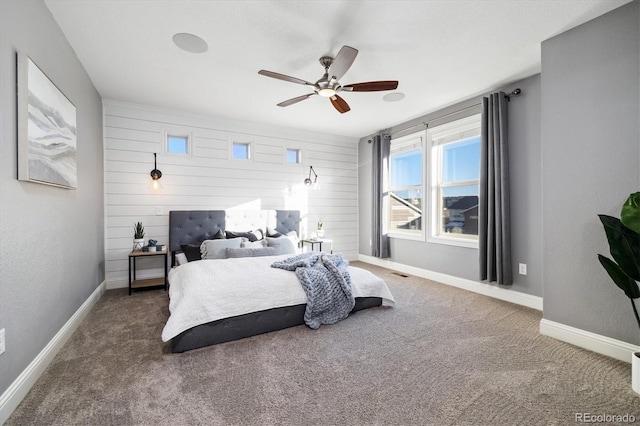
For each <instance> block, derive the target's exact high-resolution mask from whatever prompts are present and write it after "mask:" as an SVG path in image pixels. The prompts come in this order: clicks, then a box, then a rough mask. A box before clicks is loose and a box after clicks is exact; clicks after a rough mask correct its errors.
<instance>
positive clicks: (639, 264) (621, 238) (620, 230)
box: [598, 214, 640, 281]
mask: <svg viewBox="0 0 640 426" xmlns="http://www.w3.org/2000/svg"><path fill="white" fill-rule="evenodd" d="M598 217H599V218H600V221H601V222H602V225H603V226H604V230H605V232H606V233H607V240H609V251H611V256H613V259H614V260H615V261H616V263H617V264H618V265H619V266H620V268H621V269H622V270H623V271H624V273H625V274H626V275H627V276H629V277H630V278H632V279H634V280H636V281H640V234H638V233H636V232H634V231H632V230H631V229H629V228H627V227H626V226H624V225H623V224H622V222H621V221H620V219H617V218H615V217H612V216H607V215H603V214H600V215H598Z"/></svg>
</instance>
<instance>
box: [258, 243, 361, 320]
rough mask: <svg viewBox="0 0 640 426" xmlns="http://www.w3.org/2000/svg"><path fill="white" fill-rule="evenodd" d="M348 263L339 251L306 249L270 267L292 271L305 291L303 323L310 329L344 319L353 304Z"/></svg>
mask: <svg viewBox="0 0 640 426" xmlns="http://www.w3.org/2000/svg"><path fill="white" fill-rule="evenodd" d="M347 266H349V262H348V261H347V260H346V259H344V258H343V257H342V255H341V254H326V253H320V252H309V253H303V254H299V255H297V256H293V257H290V258H288V259H285V260H282V261H278V262H274V263H273V264H272V265H271V267H273V268H280V269H286V270H287V271H295V273H296V276H297V277H298V279H299V280H300V284H302V287H303V288H304V291H305V293H306V294H307V307H306V310H305V312H304V322H305V323H306V324H307V325H308V326H309V327H310V328H312V329H317V328H318V327H320V325H321V324H335V323H336V322H338V321H340V320H343V319H345V318H346V317H347V316H349V313H350V312H351V310H352V309H353V307H354V306H355V299H354V297H353V292H352V290H351V276H350V275H349V271H348V270H347Z"/></svg>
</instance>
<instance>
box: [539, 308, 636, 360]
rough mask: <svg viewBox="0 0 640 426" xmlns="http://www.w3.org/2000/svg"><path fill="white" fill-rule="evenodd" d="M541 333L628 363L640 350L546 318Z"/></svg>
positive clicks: (541, 325) (625, 343) (619, 341)
mask: <svg viewBox="0 0 640 426" xmlns="http://www.w3.org/2000/svg"><path fill="white" fill-rule="evenodd" d="M540 334H542V335H545V336H549V337H553V338H554V339H557V340H561V341H563V342H566V343H570V344H572V345H575V346H579V347H581V348H584V349H588V350H590V351H592V352H596V353H599V354H602V355H606V356H609V357H611V358H615V359H618V360H620V361H624V362H628V363H631V356H632V354H633V353H634V352H640V346H636V345H632V344H630V343H627V342H623V341H621V340H616V339H612V338H610V337H606V336H602V335H600V334H596V333H591V332H590V331H585V330H581V329H579V328H575V327H571V326H569V325H565V324H560V323H558V322H555V321H549V320H548V319H544V318H543V319H542V320H541V321H540Z"/></svg>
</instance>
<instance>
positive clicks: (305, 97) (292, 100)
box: [278, 93, 315, 107]
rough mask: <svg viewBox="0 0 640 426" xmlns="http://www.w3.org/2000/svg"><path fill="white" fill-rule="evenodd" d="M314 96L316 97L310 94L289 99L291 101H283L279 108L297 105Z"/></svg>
mask: <svg viewBox="0 0 640 426" xmlns="http://www.w3.org/2000/svg"><path fill="white" fill-rule="evenodd" d="M313 95H315V93H308V94H306V95H302V96H298V97H296V98H291V99H289V100H286V101H282V102H280V103H279V104H278V106H280V107H286V106H289V105H293V104H297V103H298V102H300V101H304V100H305V99H307V98H308V97H309V96H313Z"/></svg>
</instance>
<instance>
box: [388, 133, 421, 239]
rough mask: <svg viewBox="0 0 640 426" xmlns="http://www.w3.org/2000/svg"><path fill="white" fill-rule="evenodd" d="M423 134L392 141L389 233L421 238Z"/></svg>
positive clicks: (395, 235)
mask: <svg viewBox="0 0 640 426" xmlns="http://www.w3.org/2000/svg"><path fill="white" fill-rule="evenodd" d="M423 140H424V132H421V133H419V134H413V135H409V136H404V137H402V138H398V139H392V140H391V149H390V152H389V183H388V185H389V188H388V189H389V203H388V205H389V211H388V217H387V223H388V232H389V234H391V236H393V237H407V238H422V236H423V233H422V230H423V224H422V215H423V164H424V161H423V155H422V153H423Z"/></svg>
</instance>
